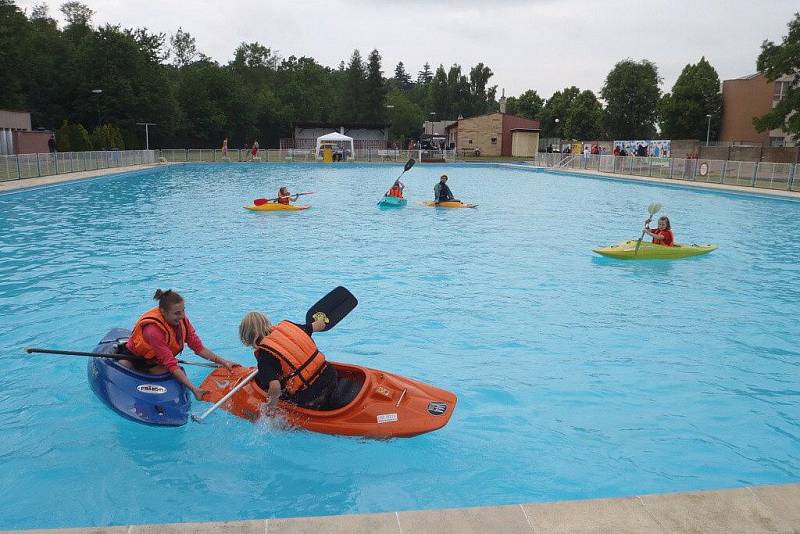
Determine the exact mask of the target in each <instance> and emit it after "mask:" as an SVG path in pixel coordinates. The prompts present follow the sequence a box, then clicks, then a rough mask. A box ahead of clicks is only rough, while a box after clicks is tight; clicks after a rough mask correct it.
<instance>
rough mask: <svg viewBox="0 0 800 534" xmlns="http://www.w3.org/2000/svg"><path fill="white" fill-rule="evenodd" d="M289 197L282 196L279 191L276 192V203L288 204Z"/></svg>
mask: <svg viewBox="0 0 800 534" xmlns="http://www.w3.org/2000/svg"><path fill="white" fill-rule="evenodd" d="M290 198H291V197H289V196H285V197H282V196H281V193H280V191H279V192H278V204H288V203H289V199H290Z"/></svg>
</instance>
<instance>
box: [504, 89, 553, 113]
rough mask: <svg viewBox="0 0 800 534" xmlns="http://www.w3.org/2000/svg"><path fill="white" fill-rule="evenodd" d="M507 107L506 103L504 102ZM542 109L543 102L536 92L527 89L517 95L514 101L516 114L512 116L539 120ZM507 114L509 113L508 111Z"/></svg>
mask: <svg viewBox="0 0 800 534" xmlns="http://www.w3.org/2000/svg"><path fill="white" fill-rule="evenodd" d="M507 106H508V102H506V107H507ZM543 107H544V100H542V97H540V96H539V94H538V93H537V92H536V91H534V90H532V89H528V90H527V91H525V92H524V93H522V94H521V95H519V98H518V99H517V100H516V113H513V115H519V116H520V117H525V118H526V119H539V118H540V117H539V116H540V114H541V112H542V108H543ZM509 113H511V112H510V111H509Z"/></svg>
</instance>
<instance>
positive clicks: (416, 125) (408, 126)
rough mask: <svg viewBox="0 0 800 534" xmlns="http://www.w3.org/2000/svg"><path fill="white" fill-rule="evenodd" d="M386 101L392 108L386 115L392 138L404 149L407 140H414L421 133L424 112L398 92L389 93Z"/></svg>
mask: <svg viewBox="0 0 800 534" xmlns="http://www.w3.org/2000/svg"><path fill="white" fill-rule="evenodd" d="M386 101H387V102H388V103H389V105H391V106H392V107H391V108H390V109H389V113H388V115H389V121H390V123H391V125H392V136H393V137H394V138H395V139H397V140H398V141H400V142H401V146H402V147H405V145H406V141H407V140H408V139H416V138H418V137H419V135H420V134H421V133H422V123H423V122H425V112H424V111H422V109H421V108H420V107H419V106H418V105H416V104H415V103H413V102H411V100H410V99H409V98H408V96H406V94H405V93H402V92H400V91H392V92H391V93H389V95H388V96H387V98H386Z"/></svg>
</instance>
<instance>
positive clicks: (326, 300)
mask: <svg viewBox="0 0 800 534" xmlns="http://www.w3.org/2000/svg"><path fill="white" fill-rule="evenodd" d="M356 305H358V299H356V297H355V296H353V294H352V293H350V292H349V291H348V290H347V288H345V287H342V286H339V287H337V288H336V289H334V290H333V291H331V292H330V293H328V294H327V295H325V296H324V297H322V298H321V299H319V301H318V302H317V303H316V304H314V305H313V306H311V307H310V308H309V309H308V312H307V313H306V323H312V322H314V321H316V320H318V319H324V320H325V329H324V330H323V332H326V331H328V330H330V329H331V328H333V327H334V326H336V324H337V323H338V322H339V321H341V320H342V319H344V318H345V317H347V314H348V313H350V312H351V311H353V308H355V307H356Z"/></svg>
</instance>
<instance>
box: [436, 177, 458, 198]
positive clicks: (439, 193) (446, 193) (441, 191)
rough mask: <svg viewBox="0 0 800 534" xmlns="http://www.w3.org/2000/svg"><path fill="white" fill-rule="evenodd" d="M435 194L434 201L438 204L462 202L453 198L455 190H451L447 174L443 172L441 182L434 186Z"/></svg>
mask: <svg viewBox="0 0 800 534" xmlns="http://www.w3.org/2000/svg"><path fill="white" fill-rule="evenodd" d="M433 196H434V202H436V203H437V204H438V203H439V202H461V201H460V200H457V199H455V198H453V192H452V191H450V188H449V187H447V175H446V174H443V175H442V177H441V178H439V183H438V184H436V185H435V186H434V187H433Z"/></svg>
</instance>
